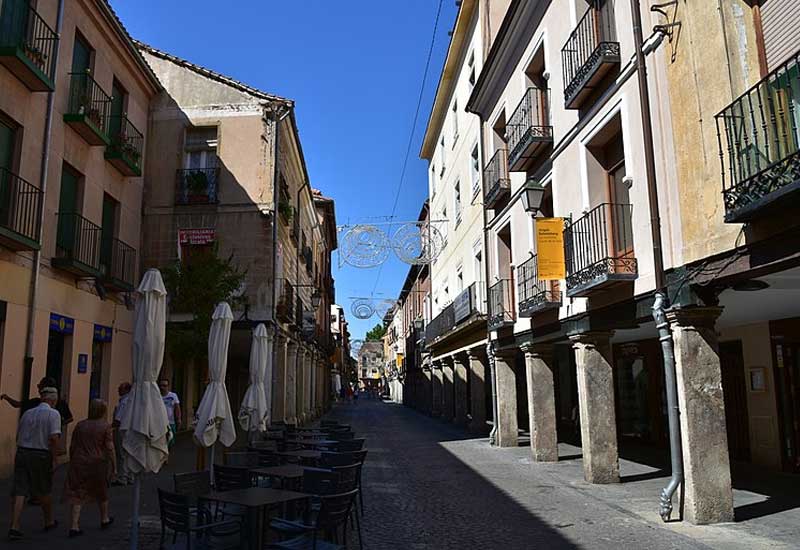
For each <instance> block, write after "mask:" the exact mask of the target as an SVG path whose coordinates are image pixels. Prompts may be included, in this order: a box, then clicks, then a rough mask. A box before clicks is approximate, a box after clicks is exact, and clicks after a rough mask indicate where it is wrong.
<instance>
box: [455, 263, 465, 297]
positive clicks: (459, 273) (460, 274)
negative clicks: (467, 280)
mask: <svg viewBox="0 0 800 550" xmlns="http://www.w3.org/2000/svg"><path fill="white" fill-rule="evenodd" d="M456 288H457V289H458V293H459V294H461V293H462V292H463V291H464V266H462V265H459V266H458V267H457V268H456Z"/></svg>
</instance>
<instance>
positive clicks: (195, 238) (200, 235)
mask: <svg viewBox="0 0 800 550" xmlns="http://www.w3.org/2000/svg"><path fill="white" fill-rule="evenodd" d="M216 236H217V232H216V230H215V229H208V228H206V229H178V244H180V245H181V246H183V245H186V244H188V245H204V244H211V243H213V242H214V240H215V239H216Z"/></svg>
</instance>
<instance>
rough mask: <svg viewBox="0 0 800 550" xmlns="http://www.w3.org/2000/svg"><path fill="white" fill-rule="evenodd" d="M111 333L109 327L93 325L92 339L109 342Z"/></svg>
mask: <svg viewBox="0 0 800 550" xmlns="http://www.w3.org/2000/svg"><path fill="white" fill-rule="evenodd" d="M112 333H113V330H111V327H105V326H103V325H95V326H94V341H95V342H110V341H111V334H112Z"/></svg>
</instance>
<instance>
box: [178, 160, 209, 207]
mask: <svg viewBox="0 0 800 550" xmlns="http://www.w3.org/2000/svg"><path fill="white" fill-rule="evenodd" d="M218 177H219V168H187V169H185V170H177V171H176V173H175V181H176V183H175V204H181V205H183V204H217V178H218Z"/></svg>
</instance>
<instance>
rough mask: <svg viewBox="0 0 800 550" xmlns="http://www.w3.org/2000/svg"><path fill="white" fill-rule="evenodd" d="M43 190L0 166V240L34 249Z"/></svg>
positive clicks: (24, 248) (14, 245)
mask: <svg viewBox="0 0 800 550" xmlns="http://www.w3.org/2000/svg"><path fill="white" fill-rule="evenodd" d="M43 198H44V194H43V193H42V191H41V189H39V188H38V187H36V186H35V185H33V184H31V183H28V182H27V181H25V180H24V179H22V178H21V177H19V176H17V175H16V174H13V173H11V172H9V171H8V170H6V169H5V168H0V244H2V245H3V246H6V247H7V248H11V249H12V250H37V249H38V248H39V246H40V244H39V238H40V235H41V229H42V228H41V226H40V225H39V215H40V214H41V211H42V200H43Z"/></svg>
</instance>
